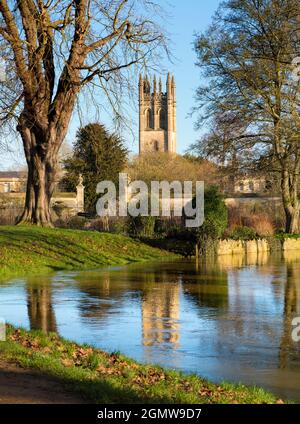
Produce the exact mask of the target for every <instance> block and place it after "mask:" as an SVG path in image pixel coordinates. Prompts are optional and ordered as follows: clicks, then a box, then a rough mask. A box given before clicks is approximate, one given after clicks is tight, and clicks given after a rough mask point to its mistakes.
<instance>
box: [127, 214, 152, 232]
mask: <svg viewBox="0 0 300 424" xmlns="http://www.w3.org/2000/svg"><path fill="white" fill-rule="evenodd" d="M154 228H155V218H154V217H153V216H140V215H139V216H137V217H130V218H129V220H128V233H129V235H131V236H135V237H153V235H154Z"/></svg>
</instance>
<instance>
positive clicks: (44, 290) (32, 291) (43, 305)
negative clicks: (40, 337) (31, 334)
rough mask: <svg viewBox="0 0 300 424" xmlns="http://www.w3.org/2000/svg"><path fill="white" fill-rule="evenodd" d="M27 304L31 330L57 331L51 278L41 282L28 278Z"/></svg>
mask: <svg viewBox="0 0 300 424" xmlns="http://www.w3.org/2000/svg"><path fill="white" fill-rule="evenodd" d="M27 305H28V318H29V322H30V329H31V330H42V331H44V332H50V331H52V332H56V331H57V326H56V319H55V313H54V307H53V304H52V287H51V280H50V279H48V278H44V279H43V280H42V281H41V282H40V281H36V280H35V279H32V280H31V279H28V281H27Z"/></svg>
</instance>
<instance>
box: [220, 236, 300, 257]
mask: <svg viewBox="0 0 300 424" xmlns="http://www.w3.org/2000/svg"><path fill="white" fill-rule="evenodd" d="M296 250H299V251H300V238H297V239H295V238H291V239H285V240H279V239H259V240H249V241H243V240H231V239H228V240H220V241H219V243H218V248H217V254H218V255H219V256H221V255H236V254H238V255H240V254H242V255H253V254H254V255H256V254H260V253H266V252H274V251H277V252H278V251H283V252H287V251H296Z"/></svg>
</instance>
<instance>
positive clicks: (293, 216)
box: [285, 207, 300, 234]
mask: <svg viewBox="0 0 300 424" xmlns="http://www.w3.org/2000/svg"><path fill="white" fill-rule="evenodd" d="M285 216H286V229H285V230H286V232H287V233H289V234H299V218H300V211H299V207H298V208H287V209H285Z"/></svg>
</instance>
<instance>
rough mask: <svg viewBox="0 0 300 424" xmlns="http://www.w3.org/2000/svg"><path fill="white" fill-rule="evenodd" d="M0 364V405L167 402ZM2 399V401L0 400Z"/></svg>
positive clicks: (115, 387)
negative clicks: (6, 367)
mask: <svg viewBox="0 0 300 424" xmlns="http://www.w3.org/2000/svg"><path fill="white" fill-rule="evenodd" d="M5 364H6V363H4V364H3V363H2V364H1V361H0V403H6V402H9V403H46V404H47V403H70V404H72V403H82V404H84V403H103V404H114V403H116V404H144V403H156V404H161V403H165V404H168V403H171V399H169V398H167V397H159V398H155V397H148V396H143V395H141V394H139V393H138V392H137V391H135V390H132V389H130V388H121V387H118V384H117V383H116V384H113V383H110V382H108V381H105V380H104V379H101V378H99V380H88V381H79V380H77V379H72V378H60V377H57V376H55V375H53V374H51V373H49V372H46V371H43V370H24V369H23V368H22V369H20V370H18V369H16V370H14V369H11V368H15V366H13V367H12V366H10V362H8V369H5V368H4V366H5ZM1 399H3V401H1Z"/></svg>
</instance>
